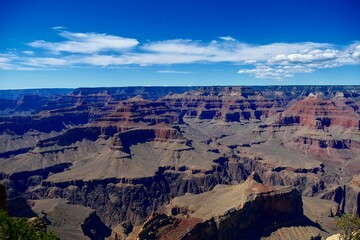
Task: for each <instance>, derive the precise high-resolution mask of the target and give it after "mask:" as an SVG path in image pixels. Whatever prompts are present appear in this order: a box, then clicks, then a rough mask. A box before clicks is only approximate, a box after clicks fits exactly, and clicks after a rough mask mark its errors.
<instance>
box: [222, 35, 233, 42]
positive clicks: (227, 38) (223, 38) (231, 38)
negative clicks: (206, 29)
mask: <svg viewBox="0 0 360 240" xmlns="http://www.w3.org/2000/svg"><path fill="white" fill-rule="evenodd" d="M219 39H221V40H224V41H236V39H235V38H233V37H230V36H225V37H219Z"/></svg>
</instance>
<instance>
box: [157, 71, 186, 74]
mask: <svg viewBox="0 0 360 240" xmlns="http://www.w3.org/2000/svg"><path fill="white" fill-rule="evenodd" d="M156 72H157V73H170V74H191V73H192V72H188V71H175V70H159V71H156Z"/></svg>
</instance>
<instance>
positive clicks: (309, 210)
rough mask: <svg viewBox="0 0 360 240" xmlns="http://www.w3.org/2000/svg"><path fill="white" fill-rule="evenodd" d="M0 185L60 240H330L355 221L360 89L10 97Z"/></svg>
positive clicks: (3, 110)
mask: <svg viewBox="0 0 360 240" xmlns="http://www.w3.org/2000/svg"><path fill="white" fill-rule="evenodd" d="M0 182H1V183H2V184H3V185H4V186H5V189H6V193H7V198H8V210H9V214H10V215H12V216H24V217H32V216H41V217H43V218H44V219H47V223H48V225H49V229H51V230H53V231H54V232H55V234H58V236H60V237H61V238H62V239H70V238H76V239H105V238H106V239H269V240H270V239H310V238H312V237H319V236H322V237H324V238H325V237H327V236H329V235H332V234H334V233H335V232H336V229H335V228H334V225H333V221H334V216H336V215H337V214H340V213H354V214H356V215H358V216H359V215H360V87H359V86H251V87H240V86H224V87H221V86H210V87H122V88H121V87H120V88H78V89H42V90H35V89H34V90H18V91H16V90H2V91H0ZM74 214H75V215H76V216H74ZM258 229H264V230H263V231H258Z"/></svg>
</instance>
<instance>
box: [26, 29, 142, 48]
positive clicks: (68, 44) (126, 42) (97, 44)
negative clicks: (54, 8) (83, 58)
mask: <svg viewBox="0 0 360 240" xmlns="http://www.w3.org/2000/svg"><path fill="white" fill-rule="evenodd" d="M56 29H59V27H57V28H56ZM59 35H60V36H62V37H63V38H65V39H68V40H67V41H62V42H47V41H44V40H36V41H33V42H31V43H29V46H31V47H34V48H41V49H46V50H49V51H52V52H54V53H60V52H68V53H86V54H92V53H98V52H102V51H123V50H127V49H130V48H132V47H135V46H136V45H138V44H139V42H138V41H137V40H136V39H132V38H123V37H118V36H112V35H107V34H99V33H73V32H69V31H60V32H59Z"/></svg>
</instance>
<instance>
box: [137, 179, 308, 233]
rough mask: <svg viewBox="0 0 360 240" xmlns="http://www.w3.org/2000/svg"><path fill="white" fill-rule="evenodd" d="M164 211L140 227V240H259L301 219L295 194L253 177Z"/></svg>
mask: <svg viewBox="0 0 360 240" xmlns="http://www.w3.org/2000/svg"><path fill="white" fill-rule="evenodd" d="M258 181H259V182H258ZM215 196H216V197H215ZM164 208H165V209H164V210H163V213H154V214H153V215H152V216H151V217H150V218H149V219H148V220H147V221H146V222H145V223H144V224H143V226H142V228H141V229H140V231H139V233H138V238H139V239H259V238H260V237H261V236H262V234H265V232H266V230H268V231H269V230H270V229H276V228H279V227H282V226H291V225H295V224H299V223H300V222H301V221H303V219H304V217H303V210H302V201H301V197H300V194H299V193H298V192H297V191H296V190H291V189H289V188H274V187H268V186H266V185H263V184H262V183H261V180H260V178H259V176H258V175H256V174H253V175H251V176H249V178H248V179H247V181H246V182H245V183H243V184H240V185H235V186H220V185H219V186H217V187H215V188H214V189H213V190H212V191H210V192H207V193H203V194H198V195H191V194H188V195H185V196H182V197H177V198H174V199H173V200H171V202H170V204H169V205H166V206H165V207H164ZM260 229H266V230H265V231H262V230H260ZM270 231H271V230H270Z"/></svg>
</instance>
